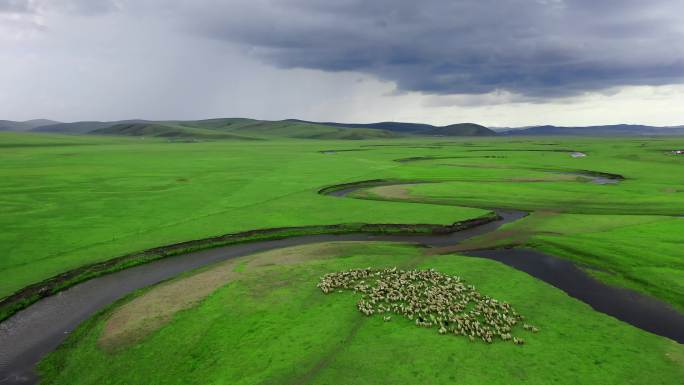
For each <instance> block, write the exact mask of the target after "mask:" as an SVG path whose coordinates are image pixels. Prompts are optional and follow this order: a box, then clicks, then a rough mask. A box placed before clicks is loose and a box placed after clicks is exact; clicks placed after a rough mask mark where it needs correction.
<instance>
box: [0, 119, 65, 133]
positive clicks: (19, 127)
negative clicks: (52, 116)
mask: <svg viewBox="0 0 684 385" xmlns="http://www.w3.org/2000/svg"><path fill="white" fill-rule="evenodd" d="M57 123H59V122H57V121H54V120H48V119H32V120H26V121H23V122H16V121H13V120H0V131H31V130H33V129H35V128H38V127H42V126H47V125H50V124H57Z"/></svg>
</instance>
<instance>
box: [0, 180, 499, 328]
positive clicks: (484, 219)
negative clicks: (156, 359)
mask: <svg viewBox="0 0 684 385" xmlns="http://www.w3.org/2000/svg"><path fill="white" fill-rule="evenodd" d="M387 182H389V181H387ZM338 188H339V187H338ZM324 190H325V189H324ZM321 193H325V192H323V190H321ZM499 219H501V217H500V216H499V215H498V214H496V213H494V212H490V213H488V214H485V215H483V216H480V217H477V218H472V219H468V220H465V221H460V222H456V223H453V224H451V225H437V224H394V223H386V224H369V223H344V224H334V225H314V226H299V227H278V228H268V229H257V230H249V231H244V232H240V233H232V234H224V235H219V236H216V237H210V238H204V239H198V240H192V241H186V242H180V243H174V244H171V245H166V246H160V247H155V248H151V249H147V250H143V251H139V252H134V253H130V254H126V255H123V256H119V257H115V258H112V259H108V260H105V261H102V262H97V263H93V264H90V265H86V266H82V267H78V268H75V269H72V270H69V271H67V272H64V273H61V274H58V275H56V276H53V277H50V278H48V279H46V280H43V281H40V282H38V283H35V284H32V285H29V286H26V287H24V288H22V289H20V290H18V291H16V292H14V293H13V294H10V295H9V296H7V297H5V298H2V299H1V300H0V322H2V321H4V320H6V319H7V318H9V317H11V316H12V315H13V314H15V313H17V312H18V311H20V310H22V309H25V308H26V307H28V306H30V305H31V304H33V303H35V302H37V301H39V300H40V299H41V298H44V297H48V296H51V295H54V294H57V293H59V292H60V291H62V290H65V289H68V288H69V287H72V286H74V285H76V284H78V283H81V282H84V281H87V280H89V279H92V278H95V277H99V276H102V275H105V274H109V273H113V272H116V271H120V270H123V269H126V268H129V267H133V266H137V265H141V264H144V263H148V262H152V261H155V260H158V259H161V258H166V257H172V256H175V255H180V254H185V253H189V252H193V251H200V250H206V249H211V248H215V247H222V246H227V245H231V244H238V243H244V242H251V241H261V240H273V239H282V238H288V237H293V236H301V235H316V234H345V233H368V234H397V235H410V234H447V233H453V232H457V231H462V230H467V229H470V228H473V227H477V226H481V225H483V224H486V223H490V222H494V221H496V220H499Z"/></svg>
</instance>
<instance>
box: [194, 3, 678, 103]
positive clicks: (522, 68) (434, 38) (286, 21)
mask: <svg viewBox="0 0 684 385" xmlns="http://www.w3.org/2000/svg"><path fill="white" fill-rule="evenodd" d="M210 3H211V6H206V5H207V4H203V6H198V5H196V4H197V3H195V5H191V6H188V5H187V4H186V5H185V6H184V7H183V11H184V12H187V14H188V15H192V16H191V17H190V18H188V20H187V23H188V27H189V28H191V29H194V30H195V31H199V32H201V33H203V34H205V35H206V36H209V37H212V38H215V39H222V40H226V41H230V42H233V43H238V44H240V45H242V46H244V47H246V48H249V50H250V52H251V53H252V54H253V55H256V56H258V57H259V58H261V59H262V60H265V61H266V62H268V63H271V64H274V65H277V66H279V67H284V68H310V69H320V70H324V71H359V72H364V73H368V74H372V75H375V76H377V77H379V78H381V79H384V80H390V81H394V82H396V83H397V85H398V87H399V89H401V90H407V91H421V92H426V93H434V94H481V93H488V92H492V91H495V90H505V91H508V92H512V93H516V94H521V95H526V96H567V95H576V94H578V93H582V92H586V91H596V90H603V89H606V88H611V87H616V86H625V85H663V84H674V83H681V82H684V2H682V1H681V0H649V1H642V0H601V1H594V0H507V1H501V0H423V1H415V0H375V1H365V0H337V1H331V2H321V1H318V0H259V1H230V2H228V3H225V2H220V1H215V2H210Z"/></svg>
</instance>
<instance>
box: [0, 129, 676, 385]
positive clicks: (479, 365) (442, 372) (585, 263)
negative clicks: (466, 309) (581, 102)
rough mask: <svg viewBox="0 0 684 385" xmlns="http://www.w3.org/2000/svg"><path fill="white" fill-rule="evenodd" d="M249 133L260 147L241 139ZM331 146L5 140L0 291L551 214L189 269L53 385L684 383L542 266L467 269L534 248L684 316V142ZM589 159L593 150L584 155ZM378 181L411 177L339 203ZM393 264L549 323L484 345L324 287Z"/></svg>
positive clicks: (58, 362)
mask: <svg viewBox="0 0 684 385" xmlns="http://www.w3.org/2000/svg"><path fill="white" fill-rule="evenodd" d="M140 129H145V130H150V129H152V130H159V128H158V127H152V128H150V127H143V128H140ZM164 129H165V130H166V128H164ZM197 129H198V130H199V129H202V130H204V129H206V128H197ZM155 132H156V131H155ZM164 132H166V131H164ZM323 134H325V133H323ZM323 134H322V135H323ZM230 135H241V134H240V131H239V130H238V129H237V128H236V129H235V130H233V131H230ZM288 135H290V136H291V133H288ZM325 135H327V134H325ZM325 135H324V136H321V137H309V138H307V139H301V138H292V137H284V136H274V135H273V133H272V132H270V131H265V132H262V133H261V134H259V133H256V136H258V138H257V139H258V140H245V139H244V138H233V137H228V136H225V137H220V138H219V137H202V136H199V137H198V138H199V139H197V138H195V139H193V140H179V138H173V139H169V138H164V137H148V136H145V137H124V136H97V135H87V136H84V135H69V136H67V135H49V134H17V133H0V175H1V176H2V177H1V178H0V201H1V203H2V215H0V228H2V229H3V231H2V232H0V255H2V258H0V274H1V277H2V279H1V280H0V298H2V297H5V296H8V295H10V294H11V293H13V292H16V291H17V290H20V289H21V288H23V287H26V286H27V285H30V284H34V283H36V282H40V281H42V280H45V279H48V278H50V277H52V276H55V275H57V274H60V273H63V272H65V271H68V270H71V269H75V268H78V267H81V266H84V265H88V264H92V263H96V262H101V261H106V260H109V259H112V258H115V257H117V256H122V255H125V254H129V253H134V252H138V251H141V250H145V249H149V248H154V247H159V246H164V245H170V244H174V243H179V242H184V241H189V240H196V239H203V238H208V237H212V236H217V235H222V234H231V233H239V232H245V231H249V230H255V229H270V228H282V227H294V226H317V225H333V224H348V225H354V224H363V223H371V224H440V225H449V224H453V223H455V222H460V221H465V220H468V219H473V218H478V217H482V216H484V215H487V214H488V213H490V212H491V210H492V209H495V208H509V209H518V210H525V211H530V212H531V214H530V215H529V216H527V217H525V218H523V219H521V220H518V221H516V222H514V223H511V224H509V225H507V226H504V227H502V228H500V229H499V230H497V231H495V232H492V233H488V234H485V235H483V236H480V237H477V238H474V239H470V240H468V241H466V242H464V243H463V244H462V245H458V247H456V248H445V249H443V250H433V251H436V252H431V253H426V252H425V251H426V249H424V248H419V247H416V246H414V245H399V244H385V243H350V244H322V245H313V246H309V247H302V248H292V249H284V250H276V251H273V252H269V253H266V254H259V255H252V256H246V257H242V258H240V259H236V260H231V261H226V262H222V263H219V264H216V265H213V266H209V267H206V268H203V269H200V270H198V271H195V272H189V273H186V274H183V275H182V276H180V277H177V278H175V279H173V280H171V281H168V282H164V283H162V284H159V285H156V286H153V287H151V288H147V289H144V290H141V291H139V292H136V293H134V294H132V295H130V296H128V297H126V298H124V299H122V300H121V301H119V302H117V303H116V304H114V305H112V306H109V307H108V308H107V309H104V310H103V311H101V312H100V313H98V314H97V315H96V316H94V317H93V318H91V319H90V320H88V321H86V322H85V323H84V324H83V325H82V326H81V327H80V328H79V329H77V330H76V331H75V332H74V333H73V334H72V335H71V336H70V337H69V338H68V339H67V341H66V342H65V344H64V345H63V346H62V347H61V348H60V349H59V350H57V351H55V352H54V353H52V354H50V355H49V356H48V357H47V358H46V359H45V360H44V361H43V362H42V363H41V366H40V370H41V374H42V378H43V381H44V382H45V383H47V384H95V383H97V384H134V383H144V384H174V383H178V384H269V383H272V384H283V383H293V384H294V383H297V384H299V383H311V384H331V383H353V384H378V383H392V384H415V383H435V384H440V383H444V384H447V383H462V384H499V383H500V384H508V383H511V382H518V383H522V382H525V383H531V384H549V383H558V384H576V383H595V384H644V383H649V384H678V383H680V382H681V379H682V378H684V350H683V349H682V345H680V344H677V343H675V342H673V341H671V340H669V339H667V338H663V337H659V336H656V335H653V334H650V333H647V332H645V331H642V330H640V329H637V328H635V327H632V326H630V325H628V324H625V323H623V322H621V321H618V320H617V319H614V318H612V317H609V316H607V315H604V314H602V313H598V312H596V311H594V310H593V309H592V308H591V307H589V306H588V305H586V304H584V303H582V302H580V301H578V300H575V299H573V298H570V297H568V296H567V295H566V294H564V293H563V292H562V291H560V290H558V289H556V288H554V287H552V286H550V285H547V284H545V283H543V282H541V281H539V280H537V279H535V278H533V277H531V276H529V275H527V274H525V273H522V272H520V271H517V270H514V269H512V268H509V267H507V266H505V265H502V264H499V263H497V262H494V261H490V260H483V259H478V258H471V257H463V256H460V255H459V252H460V251H463V250H467V249H477V248H492V247H505V246H506V247H508V246H525V247H532V248H536V249H539V250H541V251H545V252H548V253H551V254H554V255H557V256H560V257H563V258H567V259H570V260H573V261H576V262H577V263H578V264H579V265H580V266H581V267H582V268H584V269H585V270H586V271H587V272H589V273H590V274H592V275H593V276H594V277H596V278H597V279H599V280H602V281H604V282H606V283H609V284H611V285H615V286H620V287H627V288H631V289H634V290H637V291H640V292H642V293H645V294H648V295H651V296H654V297H657V298H659V299H662V300H663V301H666V302H668V303H670V304H671V305H672V306H674V307H675V308H677V309H678V310H680V311H684V237H682V236H681V234H684V217H683V216H684V172H683V168H684V156H675V155H672V154H671V153H670V150H672V149H675V148H684V139H681V138H638V137H632V138H575V137H524V138H521V137H515V138H507V137H482V138H471V137H463V138H448V137H430V138H420V137H398V138H392V139H374V138H370V139H368V138H366V139H364V140H339V139H338V138H339V131H334V133H331V134H330V138H328V137H326V136H325ZM253 136H255V135H253ZM573 151H581V152H582V153H585V154H586V156H585V157H580V158H575V157H572V156H571V153H572V152H573ZM596 173H603V174H611V175H613V177H614V178H617V176H620V177H622V178H624V179H623V180H619V181H617V180H615V181H614V182H617V183H608V184H598V183H594V182H595V181H594V180H593V179H592V177H591V176H588V175H589V174H591V175H598V174H596ZM377 179H386V180H393V181H405V182H407V183H413V184H397V185H392V186H382V187H367V188H365V189H363V190H360V191H357V192H355V193H353V194H352V195H350V196H347V197H334V196H328V195H323V194H320V193H319V191H320V190H321V189H323V188H325V187H329V186H333V185H337V184H345V183H353V182H359V181H365V180H377ZM418 182H420V183H418ZM392 266H399V267H402V266H403V267H411V268H421V269H423V268H425V269H426V268H434V269H436V270H438V271H440V272H442V273H445V274H450V275H456V276H460V277H462V278H464V279H465V280H466V281H467V282H468V283H470V284H472V285H474V286H476V287H477V288H478V290H479V291H481V292H482V293H484V294H486V295H489V296H491V297H493V298H496V299H499V300H503V301H507V302H510V303H511V305H512V306H514V307H515V308H516V309H517V310H518V311H519V312H520V313H521V314H523V315H525V317H527V319H529V321H530V322H531V323H533V324H534V325H537V326H539V327H540V328H541V331H540V332H539V333H536V334H532V333H528V332H526V331H520V332H519V334H521V335H523V336H524V337H525V340H526V341H527V342H526V344H525V345H522V346H517V345H513V344H511V343H501V342H495V343H493V344H486V343H483V342H470V341H468V340H467V339H466V338H463V337H457V336H443V335H439V334H438V333H437V332H436V330H435V329H434V328H431V329H430V328H419V327H416V326H415V325H414V324H413V323H412V322H410V321H408V320H405V319H401V318H396V319H395V318H393V319H392V320H391V321H390V322H385V321H383V319H382V317H379V316H372V317H365V316H363V315H362V314H361V313H359V311H358V310H357V308H356V301H357V300H358V297H357V296H356V295H355V294H354V293H351V292H345V293H334V294H329V295H324V294H322V293H321V292H320V290H318V289H317V288H316V283H317V282H318V279H319V278H320V276H322V275H324V274H326V273H330V272H336V271H341V270H346V269H351V268H362V267H392ZM117 320H118V321H117ZM115 321H116V322H115ZM160 363H163V365H160Z"/></svg>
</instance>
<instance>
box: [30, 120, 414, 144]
mask: <svg viewBox="0 0 684 385" xmlns="http://www.w3.org/2000/svg"><path fill="white" fill-rule="evenodd" d="M34 131H38V132H51V133H62V134H91V135H125V136H146V137H160V138H169V139H174V138H175V139H190V138H195V139H239V140H249V139H251V140H257V139H268V138H274V137H275V138H299V139H381V138H397V137H400V136H401V135H400V134H398V133H395V132H392V131H388V130H381V129H372V128H353V129H349V128H343V127H335V126H329V125H324V124H317V123H308V122H300V121H289V120H283V121H266V120H255V119H243V118H221V119H206V120H192V121H147V120H125V121H115V122H98V121H87V122H74V123H59V124H53V125H48V126H42V127H38V128H36V129H35V130H34Z"/></svg>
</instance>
